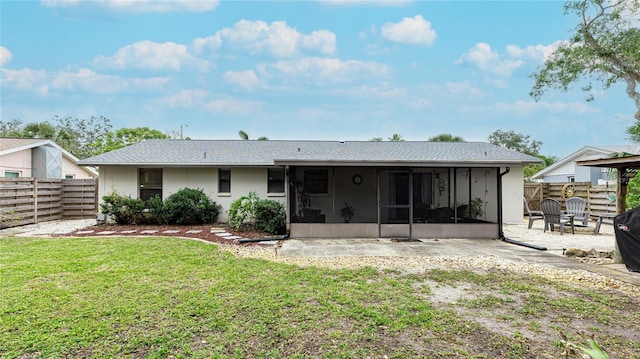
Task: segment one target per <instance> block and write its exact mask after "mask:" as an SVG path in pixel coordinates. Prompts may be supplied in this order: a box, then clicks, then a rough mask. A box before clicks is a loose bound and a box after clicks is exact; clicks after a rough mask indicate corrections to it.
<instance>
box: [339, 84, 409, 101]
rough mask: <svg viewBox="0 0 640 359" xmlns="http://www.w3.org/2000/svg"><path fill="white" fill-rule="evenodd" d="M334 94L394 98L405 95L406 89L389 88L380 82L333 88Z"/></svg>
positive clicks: (354, 96)
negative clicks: (374, 84)
mask: <svg viewBox="0 0 640 359" xmlns="http://www.w3.org/2000/svg"><path fill="white" fill-rule="evenodd" d="M332 93H333V94H334V95H341V96H348V97H351V98H367V99H370V98H378V99H394V98H396V99H397V98H403V97H405V96H407V91H406V90H405V89H403V88H398V87H395V88H389V85H388V84H387V83H381V84H380V85H379V86H371V85H362V86H358V87H353V88H347V89H336V90H333V91H332Z"/></svg>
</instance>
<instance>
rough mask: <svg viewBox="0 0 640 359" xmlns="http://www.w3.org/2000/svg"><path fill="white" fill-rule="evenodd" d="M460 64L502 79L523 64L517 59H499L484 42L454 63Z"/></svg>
mask: <svg viewBox="0 0 640 359" xmlns="http://www.w3.org/2000/svg"><path fill="white" fill-rule="evenodd" d="M462 63H468V64H471V65H473V66H475V67H477V68H479V69H480V70H482V71H483V72H487V73H489V74H492V75H497V76H502V77H508V76H510V75H511V74H512V73H513V71H514V70H515V69H517V68H519V67H521V66H522V65H523V64H524V62H523V61H522V60H519V59H501V57H500V55H499V54H498V53H497V52H495V51H492V50H491V46H490V45H489V44H487V43H484V42H479V43H477V44H476V45H475V46H474V47H473V48H471V49H470V50H469V51H467V53H466V54H464V55H462V57H460V58H459V59H458V60H457V61H456V64H462Z"/></svg>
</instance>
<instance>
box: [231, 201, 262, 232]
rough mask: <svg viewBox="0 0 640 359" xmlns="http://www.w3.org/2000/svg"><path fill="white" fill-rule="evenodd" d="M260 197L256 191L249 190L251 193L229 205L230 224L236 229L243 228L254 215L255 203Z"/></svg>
mask: <svg viewBox="0 0 640 359" xmlns="http://www.w3.org/2000/svg"><path fill="white" fill-rule="evenodd" d="M259 199H260V198H259V197H258V194H257V193H256V192H255V191H249V194H247V195H246V196H242V197H240V198H238V199H236V200H235V201H233V202H231V204H230V205H229V210H228V211H227V217H228V218H229V223H228V224H229V226H230V227H231V228H233V229H235V230H236V231H238V230H240V229H241V228H242V225H243V224H244V222H245V221H246V220H251V219H253V217H254V212H253V205H254V203H255V202H256V201H258V200H259Z"/></svg>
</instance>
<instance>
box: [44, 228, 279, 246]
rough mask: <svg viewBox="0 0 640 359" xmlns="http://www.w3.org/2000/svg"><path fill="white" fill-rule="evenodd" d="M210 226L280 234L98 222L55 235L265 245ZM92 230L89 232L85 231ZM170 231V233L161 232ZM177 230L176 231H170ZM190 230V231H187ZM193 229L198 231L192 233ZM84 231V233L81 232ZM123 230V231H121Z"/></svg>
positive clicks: (258, 235) (254, 234)
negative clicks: (247, 240)
mask: <svg viewBox="0 0 640 359" xmlns="http://www.w3.org/2000/svg"><path fill="white" fill-rule="evenodd" d="M212 228H220V229H223V230H225V231H226V232H227V233H231V234H232V235H234V236H238V237H242V238H247V239H251V238H271V237H274V238H278V237H280V236H273V235H270V234H267V233H263V232H260V231H256V230H243V231H235V230H232V229H231V228H228V227H225V226H224V225H193V226H177V225H174V226H160V225H116V224H98V225H93V226H89V227H85V228H82V229H78V230H76V231H73V232H71V233H68V234H61V235H56V236H57V237H124V236H126V237H133V236H145V237H158V236H164V237H186V238H198V239H202V240H205V241H208V242H213V243H219V244H226V245H235V246H266V245H265V244H262V243H260V242H245V243H239V242H238V241H237V240H235V239H229V238H225V237H220V236H218V235H216V234H215V233H211V229H212ZM89 231H92V232H90V233H87V232H89ZM127 231H135V232H134V233H126V232H127ZM143 231H156V232H154V233H142V232H143ZM166 231H170V233H163V232H166ZM173 231H178V232H176V233H171V232H173ZM189 231H191V233H188V232H189ZM195 231H200V232H198V233H194V232H195ZM83 232H84V233H83ZM98 232H114V233H113V234H102V235H101V234H98ZM123 232H125V233H123Z"/></svg>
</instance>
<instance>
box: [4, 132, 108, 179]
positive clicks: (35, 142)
mask: <svg viewBox="0 0 640 359" xmlns="http://www.w3.org/2000/svg"><path fill="white" fill-rule="evenodd" d="M40 146H49V147H55V148H58V149H60V151H61V153H62V155H63V156H65V157H66V158H68V159H69V160H70V161H71V162H73V163H75V164H77V165H78V157H76V156H74V155H73V154H71V152H69V151H67V150H65V149H64V148H62V147H60V145H58V144H57V143H55V142H53V141H52V140H48V139H46V138H13V137H0V156H5V155H8V154H11V153H14V152H20V151H24V150H30V149H32V148H35V147H40ZM78 166H82V165H78ZM83 170H84V171H86V172H88V173H90V174H91V175H92V176H95V177H97V176H98V172H97V171H96V170H95V169H93V168H83Z"/></svg>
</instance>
